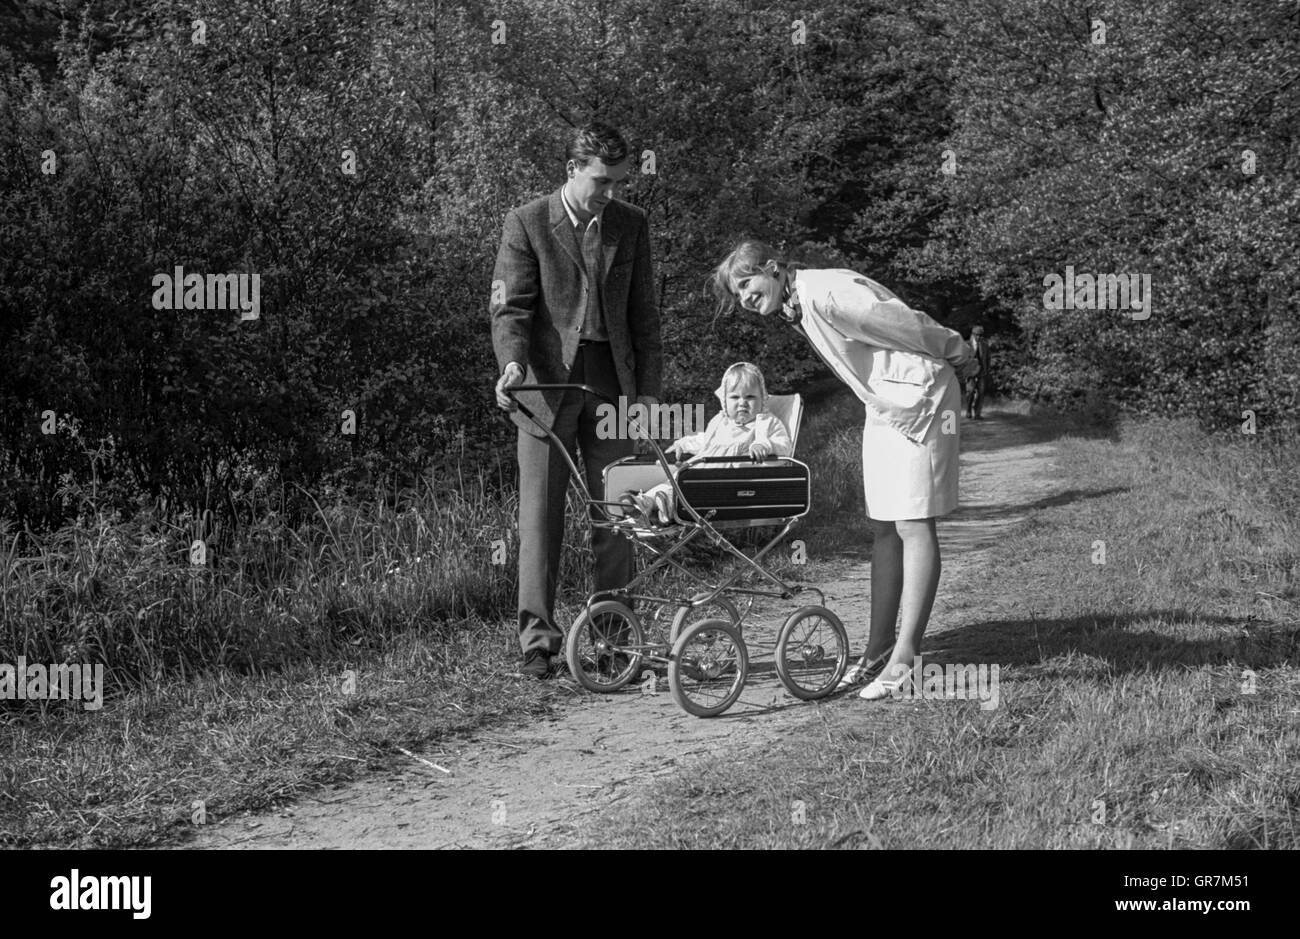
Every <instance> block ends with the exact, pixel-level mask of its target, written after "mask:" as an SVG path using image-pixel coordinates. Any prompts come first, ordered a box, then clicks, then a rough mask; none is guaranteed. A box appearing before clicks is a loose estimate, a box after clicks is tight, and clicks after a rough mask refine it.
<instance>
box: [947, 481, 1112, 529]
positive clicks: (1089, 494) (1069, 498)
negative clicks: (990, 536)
mask: <svg viewBox="0 0 1300 939" xmlns="http://www.w3.org/2000/svg"><path fill="white" fill-rule="evenodd" d="M1131 488H1132V487H1130V486H1111V487H1109V488H1107V489H1070V490H1067V491H1066V492H1061V493H1057V494H1056V495H1054V496H1046V497H1045V498H1042V499H1035V500H1034V501H1033V502H1022V503H1021V504H1019V505H1008V504H1006V503H1004V502H994V503H992V504H984V505H981V504H978V503H975V504H963V505H960V506H958V508H957V510H956V511H955V512H953V513H952V514H951V515H945V516H944V517H943V518H941V519H940V520H939V526H940V528H941V529H942V527H943V524H944V522H945V521H950V520H951V521H989V520H992V521H996V520H997V519H1000V518H1008V519H1010V518H1013V517H1017V516H1020V515H1024V514H1025V513H1027V512H1035V511H1038V510H1039V509H1051V508H1055V507H1056V506H1059V505H1071V504H1073V503H1075V502H1083V501H1086V500H1088V499H1100V498H1102V497H1103V496H1113V495H1116V494H1117V493H1123V492H1128V491H1129V490H1130V489H1131Z"/></svg>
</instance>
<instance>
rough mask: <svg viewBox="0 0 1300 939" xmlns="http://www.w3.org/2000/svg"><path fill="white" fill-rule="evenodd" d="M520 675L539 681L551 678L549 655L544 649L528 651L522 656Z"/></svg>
mask: <svg viewBox="0 0 1300 939" xmlns="http://www.w3.org/2000/svg"><path fill="white" fill-rule="evenodd" d="M519 672H520V674H522V675H524V676H525V677H527V678H536V679H537V680H539V681H541V680H543V679H546V678H550V677H551V655H550V653H549V652H547V651H545V650H544V649H530V650H529V651H528V653H527V654H526V655H525V656H524V664H523V667H521V668H520V669H519Z"/></svg>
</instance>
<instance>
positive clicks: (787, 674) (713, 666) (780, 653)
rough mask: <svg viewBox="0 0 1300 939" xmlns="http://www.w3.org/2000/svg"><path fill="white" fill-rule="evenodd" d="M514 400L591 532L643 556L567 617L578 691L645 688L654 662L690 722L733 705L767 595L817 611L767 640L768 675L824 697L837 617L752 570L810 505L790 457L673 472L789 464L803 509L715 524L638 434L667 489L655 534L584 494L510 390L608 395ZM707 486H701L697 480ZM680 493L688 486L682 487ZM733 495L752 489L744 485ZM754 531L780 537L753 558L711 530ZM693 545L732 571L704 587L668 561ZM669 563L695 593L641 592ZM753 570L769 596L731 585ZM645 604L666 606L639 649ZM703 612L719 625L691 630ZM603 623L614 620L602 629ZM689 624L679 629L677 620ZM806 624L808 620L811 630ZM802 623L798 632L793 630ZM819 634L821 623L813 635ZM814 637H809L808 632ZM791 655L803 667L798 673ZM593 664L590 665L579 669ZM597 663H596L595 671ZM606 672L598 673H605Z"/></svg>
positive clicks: (838, 652)
mask: <svg viewBox="0 0 1300 939" xmlns="http://www.w3.org/2000/svg"><path fill="white" fill-rule="evenodd" d="M505 390H506V393H507V394H508V395H510V396H511V397H512V398H514V400H515V404H516V405H517V407H518V408H519V411H520V413H521V414H523V415H524V417H525V418H526V419H528V420H529V421H531V422H532V423H533V424H534V425H535V426H536V427H538V428H539V429H540V430H542V431H543V432H544V433H545V435H546V436H547V438H549V440H550V443H551V445H552V446H554V447H556V448H557V449H558V450H559V451H560V453H561V455H562V456H563V457H564V461H565V464H566V465H567V467H568V470H569V478H570V481H571V482H572V483H573V484H574V485H575V486H576V487H577V489H578V492H579V494H580V495H581V497H582V499H583V501H584V503H585V505H586V507H587V514H588V518H589V519H590V524H591V526H592V528H593V529H604V530H610V531H614V532H616V533H617V534H618V535H620V536H621V537H625V538H628V539H630V540H632V541H633V542H634V544H639V545H640V546H641V547H642V549H643V550H644V551H646V552H647V553H648V554H650V555H651V556H652V558H653V560H652V562H651V563H649V564H648V565H647V566H646V567H645V568H644V569H642V570H641V571H640V572H639V573H637V574H636V576H634V577H633V578H632V580H631V581H629V582H628V584H627V585H626V587H624V588H623V589H621V590H619V591H617V592H616V593H612V594H611V592H609V591H604V592H597V593H593V594H591V595H590V596H589V597H588V598H587V601H586V603H585V604H584V607H583V610H582V612H581V613H580V614H579V615H578V617H577V618H576V619H575V620H574V623H573V625H572V626H571V627H570V629H569V630H568V632H567V634H566V638H565V653H566V654H565V657H566V660H567V662H568V666H569V671H570V672H571V673H572V674H573V677H574V678H575V679H576V680H577V681H578V683H579V684H581V685H583V686H584V687H585V688H587V689H589V690H591V691H599V692H611V691H616V690H618V689H620V688H622V687H623V686H625V685H627V684H628V683H629V682H630V681H632V680H633V678H637V677H638V676H639V677H640V678H641V679H642V680H643V681H644V684H643V685H642V687H643V688H647V689H648V688H650V687H651V686H650V685H649V682H650V681H653V680H654V673H653V671H649V672H643V671H642V666H643V665H646V664H653V665H659V666H667V671H668V685H669V690H670V692H671V693H672V696H673V699H674V700H675V701H676V702H677V703H678V705H680V706H681V707H682V708H683V709H684V710H685V711H687V712H688V713H691V714H694V715H696V716H699V717H712V716H716V715H718V714H721V713H723V712H724V711H726V710H727V709H728V708H730V707H731V705H732V704H734V703H735V701H736V700H737V699H739V697H740V694H741V692H742V691H743V689H744V684H745V680H746V678H747V677H748V672H749V655H748V647H747V645H746V642H745V640H744V638H743V636H742V628H743V623H744V620H745V619H746V617H747V616H748V615H749V612H750V610H751V609H752V608H753V604H754V601H755V599H756V598H759V597H766V598H771V599H780V600H794V599H795V598H797V597H799V596H801V595H803V594H813V595H815V596H816V598H817V602H816V604H810V605H805V606H802V607H800V608H799V609H797V610H796V611H795V612H794V613H792V614H790V616H788V617H787V619H786V621H785V623H784V624H783V625H782V627H781V630H780V632H779V634H778V637H777V640H776V643H775V648H774V658H775V664H776V671H777V675H778V677H779V678H780V680H781V682H782V684H783V685H784V686H785V687H786V689H787V690H789V691H790V692H791V694H793V695H795V696H796V697H798V698H801V699H804V700H812V699H816V698H820V697H823V696H825V695H827V694H829V693H830V692H831V691H833V690H834V689H835V687H836V685H837V684H838V683H839V680H840V678H841V677H842V676H843V674H844V671H845V669H846V668H847V667H848V657H849V644H848V638H847V634H846V633H845V631H844V626H843V624H841V623H840V621H839V618H838V617H836V616H835V614H834V613H832V612H831V611H830V610H828V609H826V607H825V595H824V594H823V593H822V591H821V590H819V589H817V588H816V587H810V586H806V585H803V584H791V583H787V582H786V581H784V580H782V579H781V578H780V577H778V576H776V575H775V574H773V573H772V572H771V571H769V570H767V569H766V568H765V567H763V566H762V564H761V563H760V562H761V561H762V559H763V558H764V557H765V556H766V555H767V554H768V553H769V552H770V551H771V550H772V549H773V548H774V547H776V545H778V544H780V543H781V542H782V541H783V540H784V539H785V537H786V536H787V535H788V534H789V533H790V531H791V530H792V529H793V528H794V526H795V525H796V524H798V522H799V520H800V519H801V518H803V517H804V516H805V515H807V513H808V512H809V511H810V509H811V503H812V499H811V480H810V479H809V478H808V467H807V465H806V464H804V463H802V462H800V461H798V460H795V459H793V458H789V457H781V458H768V459H767V460H763V461H750V460H748V459H746V458H739V459H738V458H736V457H706V458H700V457H694V458H692V459H691V460H690V461H688V465H683V468H682V473H683V474H686V475H687V478H688V482H690V481H691V480H692V477H691V476H690V475H689V474H690V473H691V472H693V471H694V470H695V469H696V468H698V467H706V466H709V465H710V464H731V467H732V468H734V467H736V466H737V465H748V466H755V467H763V468H776V467H789V468H791V469H792V470H793V471H794V472H795V473H797V474H798V478H801V479H802V480H804V481H806V483H807V494H806V496H805V498H804V499H803V502H802V506H793V507H794V508H799V509H800V510H799V511H798V512H796V513H794V514H791V515H781V516H779V517H776V518H748V517H743V518H739V519H727V520H719V519H717V518H716V516H717V515H718V514H719V511H720V510H719V509H718V508H713V509H706V510H705V511H703V512H701V511H699V510H697V508H696V506H695V505H694V504H693V503H692V501H691V499H690V498H689V496H688V494H687V493H686V492H685V491H684V490H683V486H682V484H681V480H680V478H679V476H678V474H675V473H673V472H672V469H671V467H672V463H673V461H672V460H671V459H670V458H669V456H668V455H667V454H665V453H664V451H663V449H662V448H661V447H660V446H659V443H658V441H656V440H655V439H654V438H653V437H651V436H650V435H648V434H640V435H639V436H641V438H642V439H644V440H646V441H647V442H648V443H649V445H650V447H651V448H652V449H653V451H654V454H653V455H654V458H655V461H657V462H658V464H659V466H660V467H661V468H662V470H663V474H664V476H665V477H666V478H665V480H664V481H665V482H667V483H668V484H669V485H670V486H671V488H672V492H673V497H674V499H673V501H674V519H673V524H671V525H670V526H668V527H666V528H662V529H654V528H644V527H641V526H638V525H636V524H635V523H634V522H633V520H632V519H630V518H628V517H625V515H624V511H623V510H624V509H625V506H624V504H623V503H621V502H617V501H611V500H610V499H609V498H608V496H609V495H610V493H609V491H608V487H607V488H606V491H605V492H604V493H603V495H604V496H606V498H604V499H597V498H595V497H594V496H593V495H592V493H591V492H590V490H589V489H588V487H587V483H586V480H585V479H584V477H583V475H582V473H580V472H579V471H578V467H577V465H576V464H575V463H574V461H573V458H572V457H571V456H570V454H569V452H568V451H567V450H566V449H565V447H564V445H563V443H562V442H561V441H560V439H559V438H558V437H557V436H556V435H555V433H554V431H553V430H552V429H551V428H550V427H548V426H546V425H545V424H543V423H542V422H540V421H539V420H537V418H536V416H535V415H534V414H533V413H532V411H531V410H529V409H528V407H527V406H526V405H525V404H524V403H523V402H521V401H519V400H518V398H517V397H515V395H517V394H518V393H520V392H526V391H537V392H545V391H562V392H567V391H574V390H580V391H582V392H583V393H584V394H590V395H593V396H595V397H597V398H599V399H600V400H602V401H604V402H607V403H609V404H610V405H613V404H614V402H613V401H612V400H610V398H609V396H608V395H605V394H603V393H602V392H600V391H599V390H598V389H596V388H593V387H591V386H590V385H581V384H531V385H515V386H513V387H510V388H507V389H505ZM629 462H639V463H643V464H644V463H645V462H646V461H645V460H644V459H642V458H638V457H635V456H633V457H627V458H624V459H623V460H619V461H615V463H611V464H610V465H609V466H608V467H606V468H605V469H604V472H603V479H602V482H603V483H604V482H606V481H607V480H608V477H609V474H610V470H611V469H613V468H615V467H617V466H621V465H626V464H628V463H629ZM704 478H705V480H706V481H712V480H711V479H710V478H709V477H707V476H706V477H704ZM781 481H782V482H785V483H789V482H792V481H798V479H797V478H793V477H783V478H782V480H781ZM688 488H689V487H688ZM740 494H741V495H744V494H750V495H752V494H753V492H752V491H749V490H746V491H745V492H742V493H740ZM762 525H780V526H781V527H780V530H779V531H778V532H777V533H776V534H775V535H774V536H773V537H772V538H771V539H770V540H768V541H767V543H766V544H764V545H763V546H762V547H761V548H760V549H759V550H758V551H757V552H755V553H754V554H753V556H750V555H747V554H746V553H745V552H743V551H741V550H740V549H739V548H737V547H736V546H735V545H733V544H732V543H731V542H730V541H729V540H728V539H727V538H726V537H724V536H723V535H722V534H721V531H723V530H727V529H738V528H752V527H756V526H762ZM668 538H676V541H675V542H674V543H673V544H671V545H669V546H667V547H664V546H662V544H661V543H662V542H663V541H665V540H666V539H668ZM697 538H704V539H705V540H706V541H707V542H708V543H710V544H712V545H714V546H715V547H718V548H721V549H722V550H723V551H724V552H725V553H726V554H727V555H729V556H731V557H732V558H734V559H736V560H737V561H739V562H740V564H739V565H738V567H737V569H736V570H734V571H733V572H732V573H731V575H730V576H728V577H726V578H725V579H724V580H722V582H721V583H718V584H716V585H712V584H710V583H708V582H707V581H706V580H705V579H704V578H703V577H701V576H699V575H697V574H695V573H694V572H693V571H691V570H690V569H689V568H687V567H685V566H683V565H682V564H681V563H679V560H678V558H677V555H679V554H680V553H681V552H682V551H683V550H685V549H686V548H687V546H688V545H690V544H691V542H693V541H694V540H695V539H697ZM667 567H671V568H672V569H674V570H676V571H678V572H679V573H680V574H682V575H683V576H684V577H685V578H686V579H687V580H688V581H689V582H691V583H693V584H696V585H698V586H699V587H700V588H701V589H700V590H699V591H698V592H696V593H695V594H693V595H692V596H690V597H689V598H687V597H680V596H677V597H665V596H658V595H655V594H652V593H640V592H638V588H640V587H642V585H644V584H646V583H647V582H649V581H650V580H651V579H652V578H653V577H654V575H655V574H656V573H658V572H659V571H661V570H663V569H665V568H667ZM751 574H756V575H758V577H759V578H761V579H762V580H763V581H765V582H767V583H768V584H769V585H770V586H771V587H772V588H774V589H757V588H755V587H747V586H742V585H741V584H740V581H741V579H742V578H744V577H745V576H746V575H751ZM729 595H737V596H744V597H746V598H747V604H746V607H745V610H744V612H743V613H742V612H740V611H738V610H737V609H736V606H735V604H734V603H732V601H731V600H730V599H729ZM637 602H642V603H646V604H655V605H659V606H660V608H661V609H663V608H665V607H676V612H675V615H674V616H673V620H672V624H671V627H670V629H669V633H668V641H667V642H654V641H650V642H647V641H646V639H645V633H644V629H643V627H642V624H641V621H640V619H639V618H638V617H637V615H636V613H635V612H634V608H633V604H634V603H637ZM711 606H718V607H721V609H722V611H723V612H724V613H725V614H726V619H719V618H713V617H710V618H706V619H703V620H700V621H697V622H694V623H690V622H689V621H690V620H691V619H692V617H693V615H694V614H697V613H698V612H700V611H702V610H704V609H706V608H709V607H711ZM611 623H613V624H614V625H612V626H611V625H610V624H611ZM688 623H689V625H688ZM808 624H812V625H811V626H810V625H808ZM801 627H802V628H801ZM823 627H824V628H823ZM809 629H812V630H815V637H814V635H813V633H810V632H809V631H808V630H809ZM823 642H826V643H833V644H834V646H835V649H834V654H833V659H832V658H831V657H830V656H828V655H827V652H828V650H827V649H826V648H825V646H823V645H822V643H823ZM801 660H802V665H803V671H801V670H800V664H801ZM589 665H590V666H593V667H591V668H589V667H588V666H589ZM606 666H607V667H606ZM606 671H608V674H606ZM805 673H807V674H811V675H814V676H816V678H817V680H816V681H813V682H804V681H801V678H804V677H806V676H805ZM713 684H723V685H725V687H724V688H722V689H720V690H719V692H718V694H719V697H718V698H717V699H716V700H715V699H714V698H713V697H712V696H710V695H707V694H705V692H704V690H702V689H705V690H707V689H709V688H711V686H712V685H713Z"/></svg>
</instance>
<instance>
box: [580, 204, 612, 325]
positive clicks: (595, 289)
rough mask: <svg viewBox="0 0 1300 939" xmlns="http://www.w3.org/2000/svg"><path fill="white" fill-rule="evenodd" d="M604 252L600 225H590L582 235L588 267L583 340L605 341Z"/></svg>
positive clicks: (585, 260) (584, 255)
mask: <svg viewBox="0 0 1300 939" xmlns="http://www.w3.org/2000/svg"><path fill="white" fill-rule="evenodd" d="M603 254H604V252H603V251H602V250H601V244H600V225H599V224H589V225H587V229H586V231H585V232H583V235H582V260H583V262H584V263H585V264H586V265H587V311H586V318H585V319H584V320H583V322H582V338H584V339H596V340H599V341H604V340H605V339H607V338H608V337H607V336H606V335H605V322H604V317H603V316H602V310H601V308H600V281H601V274H602V273H603V270H604V263H603V261H604V256H603Z"/></svg>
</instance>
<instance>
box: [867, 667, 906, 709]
mask: <svg viewBox="0 0 1300 939" xmlns="http://www.w3.org/2000/svg"><path fill="white" fill-rule="evenodd" d="M895 668H898V666H895ZM903 668H907V666H906V665H904V666H903ZM911 684H912V670H911V669H910V668H907V671H905V672H903V673H902V674H900V675H899V676H898V677H897V678H877V679H876V680H875V681H873V682H872V683H871V684H869V685H867V687H865V688H863V689H862V690H861V691H859V692H858V697H859V698H861V699H862V700H864V701H882V700H884V699H885V698H893V697H897V696H898V694H899V692H901V691H902V690H903V689H904V688H909V687H911Z"/></svg>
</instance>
